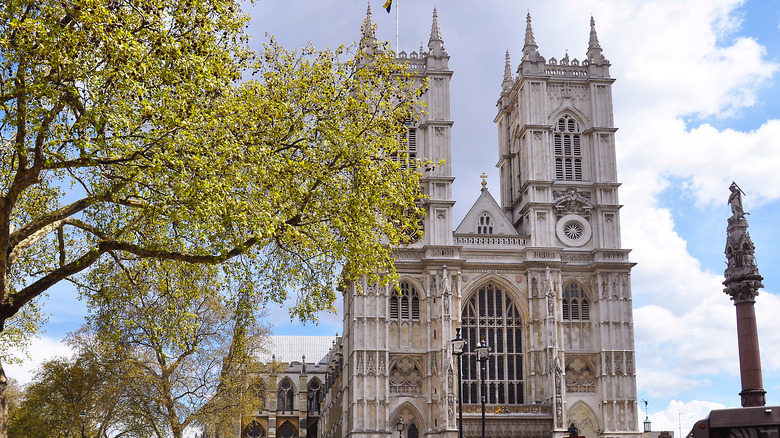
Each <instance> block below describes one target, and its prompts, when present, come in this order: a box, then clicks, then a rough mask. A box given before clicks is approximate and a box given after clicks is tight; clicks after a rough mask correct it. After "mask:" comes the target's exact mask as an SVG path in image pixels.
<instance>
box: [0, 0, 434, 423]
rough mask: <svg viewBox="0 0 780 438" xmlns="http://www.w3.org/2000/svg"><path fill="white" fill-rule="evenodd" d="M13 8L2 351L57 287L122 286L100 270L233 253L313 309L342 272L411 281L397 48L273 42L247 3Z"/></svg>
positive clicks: (413, 190)
mask: <svg viewBox="0 0 780 438" xmlns="http://www.w3.org/2000/svg"><path fill="white" fill-rule="evenodd" d="M0 14H2V18H0V105H1V107H0V120H1V121H0V157H1V158H0V355H2V359H5V360H8V359H9V357H8V351H9V349H10V348H11V347H13V346H17V345H19V344H23V343H24V341H25V337H26V336H28V335H29V333H30V332H31V330H32V329H33V328H34V326H35V322H36V321H39V320H40V318H39V310H40V309H39V307H38V306H40V305H41V304H43V302H42V299H41V297H42V296H43V295H44V294H45V293H46V292H47V291H49V290H51V288H52V287H53V286H55V285H57V284H59V283H61V282H63V281H72V282H75V283H76V284H78V285H79V286H80V287H81V288H82V291H84V293H86V294H91V293H94V292H95V291H100V290H103V291H106V290H107V289H101V286H102V285H103V284H104V281H105V278H104V276H102V275H99V274H98V273H99V272H107V271H113V270H114V269H120V270H121V269H124V266H130V265H132V264H134V263H138V262H139V261H141V260H144V259H154V260H164V261H171V262H179V263H194V264H206V265H217V264H219V268H218V269H219V275H217V276H215V277H214V278H215V281H226V282H232V283H241V284H251V285H252V286H251V287H248V290H251V291H252V292H251V293H253V294H256V296H258V298H259V300H260V301H269V300H270V301H276V302H282V301H283V300H284V299H285V298H286V297H287V294H288V293H289V292H290V291H297V293H298V300H297V302H296V304H295V305H294V306H293V307H292V308H291V310H290V311H291V317H299V318H303V319H311V318H316V312H317V311H319V310H322V309H332V306H333V301H334V300H335V291H334V286H335V285H336V283H338V282H339V281H342V280H340V278H341V279H343V280H346V281H349V280H354V279H357V278H359V277H361V276H367V277H368V279H369V281H376V280H380V279H387V278H392V277H393V273H394V270H393V265H392V259H391V248H392V246H393V245H396V244H398V243H400V242H402V241H403V239H404V235H405V233H404V231H405V230H408V229H414V228H416V219H417V215H416V213H418V212H419V208H418V207H417V206H416V205H415V201H416V200H418V199H420V197H421V196H420V193H419V184H418V183H419V178H420V175H419V173H418V172H416V171H415V170H413V169H406V168H402V167H401V166H400V164H399V163H398V162H396V161H394V160H392V159H391V157H392V156H393V155H395V154H397V153H398V149H399V143H398V141H397V139H398V137H399V135H398V134H399V130H400V129H401V125H400V121H403V120H407V119H409V118H414V116H415V114H416V112H417V111H419V107H418V106H417V104H416V103H415V101H416V97H417V96H418V93H419V91H418V88H419V86H420V84H419V83H417V82H415V80H414V79H413V78H411V77H410V76H409V75H408V74H407V73H406V70H405V69H404V67H403V66H402V65H399V64H396V63H395V62H394V60H393V57H392V54H391V53H390V51H389V50H388V49H387V48H386V47H385V46H382V45H371V46H370V47H357V48H352V49H345V48H340V49H338V50H335V51H321V52H320V51H315V50H313V49H309V48H307V49H304V50H302V51H300V52H290V51H287V50H285V49H283V48H282V47H280V46H279V45H277V44H276V43H275V42H273V41H271V42H269V43H268V44H267V45H266V46H265V49H264V50H263V51H261V52H260V53H259V54H257V55H255V54H254V53H253V52H251V51H250V50H248V48H247V37H246V36H245V35H244V34H243V33H242V29H243V27H244V25H245V22H246V17H245V16H244V15H242V13H241V12H240V8H239V5H238V3H237V2H236V1H234V0H210V1H205V0H172V1H171V0H166V1H161V0H111V1H104V0H66V1H63V2H45V1H44V2H39V1H35V0H8V1H6V2H5V3H4V4H3V6H2V9H0ZM245 73H247V74H249V73H251V74H252V75H251V78H250V79H249V80H246V81H242V77H243V75H244V74H245ZM410 212H411V213H412V214H409V213H410ZM377 236H382V239H381V240H380V239H378V237H377ZM386 273H389V274H390V275H384V274H386ZM339 275H342V276H343V277H339ZM258 291H261V292H258ZM114 292H116V290H114ZM6 382H7V380H6V379H5V375H4V374H3V373H2V368H0V437H3V436H5V435H6V433H5V432H6V431H5V425H6V414H5V413H6V410H5V409H6V408H5V402H4V400H5V396H4V390H5V388H6Z"/></svg>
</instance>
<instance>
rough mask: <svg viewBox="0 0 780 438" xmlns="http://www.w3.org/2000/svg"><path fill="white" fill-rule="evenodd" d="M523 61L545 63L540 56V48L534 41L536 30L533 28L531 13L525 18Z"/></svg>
mask: <svg viewBox="0 0 780 438" xmlns="http://www.w3.org/2000/svg"><path fill="white" fill-rule="evenodd" d="M523 60H530V61H543V60H544V58H542V55H540V54H539V46H537V45H536V40H535V39H534V29H533V27H531V12H528V14H527V15H526V16H525V42H524V44H523Z"/></svg>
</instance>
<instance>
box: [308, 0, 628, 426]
mask: <svg viewBox="0 0 780 438" xmlns="http://www.w3.org/2000/svg"><path fill="white" fill-rule="evenodd" d="M370 20H371V17H370V11H369V16H368V17H367V23H369V24H370V23H371V21H370ZM370 28H371V26H364V38H365V37H371V36H372V35H368V34H366V33H365V32H366V30H365V29H370ZM583 39H584V38H583ZM537 49H538V48H537V46H536V42H535V40H534V36H533V31H532V28H531V18H530V15H529V16H528V17H527V29H526V35H525V41H524V47H523V51H522V59H521V60H520V63H519V66H518V67H517V69H516V72H515V73H513V71H512V67H511V63H510V58H509V53H507V56H506V62H505V69H504V79H503V83H502V84H501V93H500V96H499V98H498V102H497V108H498V111H497V115H496V117H495V123H496V125H497V127H498V164H497V166H498V167H499V169H500V189H501V190H500V192H501V196H500V203H499V202H497V201H496V200H495V199H494V198H493V196H492V195H491V193H490V192H489V191H488V189H487V186H486V183H485V182H484V180H483V184H482V185H483V187H482V190H481V193H480V194H479V196H478V198H477V200H476V202H475V203H474V204H473V206H472V208H471V209H470V211H469V212H468V214H467V215H466V216H465V218H464V219H463V221H462V222H461V224H460V225H459V226H458V227H457V228H456V229H455V231H454V232H453V231H452V230H453V224H452V207H453V204H454V200H453V198H452V188H451V187H452V182H453V180H454V178H453V175H452V170H451V129H452V125H453V121H452V120H451V119H450V105H449V102H450V94H449V83H450V78H451V77H452V74H453V72H452V71H451V70H450V69H449V66H448V62H449V54H448V53H447V52H446V50H445V48H444V41H443V39H442V36H441V31H440V28H439V23H438V19H437V16H436V11H435V10H434V17H433V25H432V30H431V35H430V39H429V42H428V48H427V51H424V50H423V49H421V51H420V52H412V53H410V54H407V53H404V52H401V53H399V56H400V57H401V58H403V59H404V60H405V61H406V62H408V63H409V65H410V68H412V69H413V71H414V72H416V73H417V74H420V75H425V76H426V77H427V78H428V84H429V86H428V90H427V92H426V94H425V95H424V99H425V100H426V103H427V111H428V112H427V114H426V115H425V116H424V117H423V118H422V119H421V120H418V121H417V123H415V124H414V125H413V126H410V127H409V129H410V133H409V136H408V138H410V139H414V142H411V141H410V145H409V146H410V149H411V150H410V153H416V155H417V156H418V157H426V158H429V159H431V160H433V161H434V162H436V161H439V160H441V159H444V164H443V165H441V166H437V167H436V168H435V170H433V171H431V172H426V175H425V178H424V180H423V182H422V188H423V190H424V192H425V194H426V195H427V197H428V199H427V201H426V204H425V210H426V217H425V219H424V230H425V233H424V235H423V238H422V239H421V240H420V241H418V242H416V243H414V244H411V245H408V246H407V247H404V248H401V249H399V250H398V252H397V257H396V266H397V269H398V272H399V273H400V275H401V283H400V294H399V293H398V292H396V291H395V290H394V289H393V288H392V287H377V286H375V285H370V284H363V285H353V286H352V287H351V288H349V289H347V290H345V291H344V298H343V299H344V333H343V337H342V338H341V339H340V340H339V343H338V348H336V349H334V351H333V352H332V353H331V354H332V355H333V357H334V358H332V359H331V360H330V361H329V362H330V364H331V366H330V367H329V370H328V372H327V373H326V376H325V378H324V380H325V382H324V384H325V388H326V391H325V396H324V400H323V401H322V404H321V406H322V412H321V417H320V421H319V428H318V431H317V434H318V436H321V437H322V438H347V437H351V438H380V437H381V438H393V436H394V435H393V434H398V433H399V432H398V431H397V430H396V424H397V423H398V421H399V419H400V420H403V423H404V429H403V431H402V432H401V436H402V438H422V437H423V436H425V437H431V438H432V437H442V438H456V437H457V436H458V373H457V362H456V361H455V360H454V358H453V356H452V354H451V340H452V339H453V338H455V337H456V328H461V329H462V332H463V335H464V336H463V337H464V338H466V339H467V352H466V353H465V354H464V355H463V356H462V383H463V387H462V389H463V392H462V402H463V436H464V437H467V438H476V437H479V436H481V414H482V413H481V403H480V402H481V396H482V391H481V389H480V376H479V369H478V368H479V366H478V364H477V361H476V355H475V353H474V347H475V345H476V344H477V343H478V342H479V341H480V339H482V338H484V340H485V342H486V343H487V344H488V345H490V346H491V347H492V354H491V356H490V359H489V361H488V363H487V374H486V389H487V390H486V391H485V394H484V396H485V402H486V409H485V411H486V427H487V436H489V437H491V438H498V437H507V438H509V437H528V438H542V437H562V436H567V435H568V432H567V429H569V428H570V427H571V426H572V425H574V426H575V427H576V428H577V430H578V431H579V435H582V436H586V437H588V438H597V437H633V436H638V434H639V432H638V430H637V425H638V420H637V403H636V378H635V363H634V335H633V327H632V310H631V280H630V272H631V267H632V263H630V262H629V258H628V253H629V250H626V249H623V248H622V247H621V242H620V205H619V203H618V194H617V191H618V186H619V183H618V179H617V171H616V165H615V131H616V128H615V127H614V124H613V109H612V91H611V86H612V82H613V81H614V80H613V79H612V78H610V76H609V66H610V64H609V61H607V59H606V58H605V57H604V55H603V54H602V50H601V47H600V46H599V42H598V39H597V36H596V31H595V26H594V23H593V20H592V19H591V32H590V38H589V43H588V50H587V53H586V55H585V57H584V58H583V59H582V60H577V59H569V56H568V54H567V55H566V56H564V57H563V58H562V59H560V60H556V59H555V58H551V59H549V60H546V59H545V58H544V57H542V56H541V55H540V54H539V52H538V50H537ZM358 286H360V287H358ZM360 291H362V292H360ZM335 357H337V358H338V359H335ZM304 434H305V432H304V430H301V434H300V435H301V436H303V435H304Z"/></svg>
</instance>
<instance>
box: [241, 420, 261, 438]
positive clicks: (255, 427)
mask: <svg viewBox="0 0 780 438" xmlns="http://www.w3.org/2000/svg"><path fill="white" fill-rule="evenodd" d="M263 437H265V429H264V428H263V426H262V425H261V424H260V422H259V421H257V420H252V422H251V423H249V424H247V426H246V427H245V428H244V430H243V431H242V432H241V438H263Z"/></svg>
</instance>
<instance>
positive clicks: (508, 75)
mask: <svg viewBox="0 0 780 438" xmlns="http://www.w3.org/2000/svg"><path fill="white" fill-rule="evenodd" d="M513 81H514V78H513V77H512V61H511V60H510V59H509V49H506V55H505V56H504V82H503V83H502V84H501V88H504V89H506V88H508V87H511V86H512V82H513Z"/></svg>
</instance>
